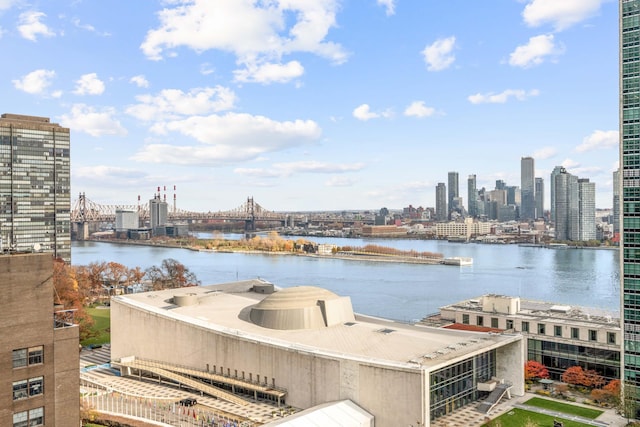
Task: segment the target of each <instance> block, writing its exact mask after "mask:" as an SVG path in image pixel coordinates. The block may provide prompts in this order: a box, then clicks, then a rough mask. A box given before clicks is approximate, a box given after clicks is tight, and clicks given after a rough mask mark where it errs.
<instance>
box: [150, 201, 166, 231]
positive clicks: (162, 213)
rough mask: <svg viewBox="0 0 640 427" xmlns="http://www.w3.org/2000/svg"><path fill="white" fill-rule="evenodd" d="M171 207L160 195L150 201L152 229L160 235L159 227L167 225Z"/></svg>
mask: <svg viewBox="0 0 640 427" xmlns="http://www.w3.org/2000/svg"><path fill="white" fill-rule="evenodd" d="M168 211H169V205H167V202H165V201H164V200H162V199H161V198H160V193H158V194H157V195H155V196H154V197H153V199H151V200H149V216H150V218H151V221H150V222H151V224H150V225H151V229H152V230H153V232H154V233H158V232H159V230H157V229H158V227H163V226H165V225H167V218H168Z"/></svg>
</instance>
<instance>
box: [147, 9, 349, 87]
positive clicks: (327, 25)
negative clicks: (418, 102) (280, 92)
mask: <svg viewBox="0 0 640 427" xmlns="http://www.w3.org/2000/svg"><path fill="white" fill-rule="evenodd" d="M171 6H173V7H171ZM338 7H339V4H338V2H337V1H336V0H315V1H293V0H292V1H280V2H276V1H264V2H253V1H224V2H222V1H218V2H213V1H210V0H190V1H186V0H176V1H172V2H170V3H168V5H167V7H166V8H165V9H163V10H161V11H160V12H158V14H157V15H158V18H159V21H160V24H159V26H158V28H156V29H152V30H150V31H148V32H147V35H146V37H145V40H144V41H143V42H142V44H141V46H140V48H141V49H142V51H143V53H144V54H145V55H146V56H147V57H148V58H150V59H152V60H160V59H162V58H163V56H171V54H172V53H175V49H177V48H180V47H187V48H190V49H192V50H194V51H196V52H204V51H207V50H210V49H219V50H223V51H227V52H231V53H233V54H234V55H235V56H236V59H237V63H238V64H239V65H241V66H244V68H247V69H251V67H258V68H259V67H260V65H261V64H265V63H277V62H279V61H280V59H281V58H282V56H284V55H288V54H291V53H295V52H305V53H312V54H315V55H318V56H321V57H324V58H327V59H329V60H330V61H332V62H333V63H336V64H340V63H343V62H344V61H346V59H347V56H348V54H347V52H346V51H345V50H344V48H343V47H342V46H341V45H340V44H337V43H334V42H331V41H327V40H326V39H327V35H328V33H329V30H330V29H331V28H333V27H335V26H336V13H337V10H338ZM281 71H282V70H281ZM288 71H289V72H291V69H289V70H288ZM251 81H254V80H251ZM256 81H259V80H256Z"/></svg>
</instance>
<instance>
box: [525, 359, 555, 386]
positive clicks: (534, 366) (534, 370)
mask: <svg viewBox="0 0 640 427" xmlns="http://www.w3.org/2000/svg"><path fill="white" fill-rule="evenodd" d="M537 378H549V370H548V369H547V368H546V367H545V366H544V365H543V364H542V363H540V362H538V361H535V360H528V361H527V363H525V364H524V379H525V381H531V380H534V379H537Z"/></svg>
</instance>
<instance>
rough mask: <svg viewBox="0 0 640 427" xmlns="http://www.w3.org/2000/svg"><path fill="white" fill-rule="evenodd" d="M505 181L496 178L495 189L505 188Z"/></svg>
mask: <svg viewBox="0 0 640 427" xmlns="http://www.w3.org/2000/svg"><path fill="white" fill-rule="evenodd" d="M506 189H507V183H506V182H504V181H503V180H501V179H496V190H506Z"/></svg>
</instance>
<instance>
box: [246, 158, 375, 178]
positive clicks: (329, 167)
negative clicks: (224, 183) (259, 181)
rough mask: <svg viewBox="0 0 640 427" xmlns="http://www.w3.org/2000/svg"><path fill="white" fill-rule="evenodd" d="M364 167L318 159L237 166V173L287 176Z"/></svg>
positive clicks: (356, 169) (355, 169) (362, 165)
mask: <svg viewBox="0 0 640 427" xmlns="http://www.w3.org/2000/svg"><path fill="white" fill-rule="evenodd" d="M363 168H364V163H352V164H338V163H324V162H318V161H300V162H288V163H275V164H273V165H272V166H271V167H269V168H237V169H235V170H234V172H235V173H238V174H241V175H249V176H258V177H261V178H276V177H287V176H291V175H293V174H295V173H323V174H324V173H347V172H356V171H359V170H362V169H363Z"/></svg>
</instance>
